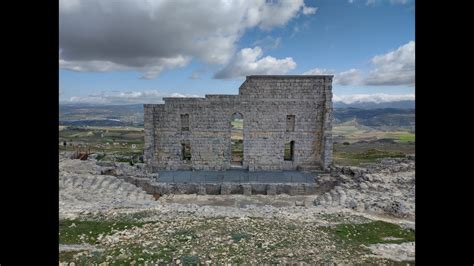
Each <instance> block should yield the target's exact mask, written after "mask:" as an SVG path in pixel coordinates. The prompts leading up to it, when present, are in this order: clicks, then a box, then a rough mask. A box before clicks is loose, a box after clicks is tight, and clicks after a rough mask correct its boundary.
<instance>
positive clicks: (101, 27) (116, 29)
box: [59, 0, 316, 79]
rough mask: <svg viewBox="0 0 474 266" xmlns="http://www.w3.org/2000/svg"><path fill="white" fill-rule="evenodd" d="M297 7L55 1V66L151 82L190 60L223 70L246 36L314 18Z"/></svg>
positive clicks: (286, 2) (291, 0)
mask: <svg viewBox="0 0 474 266" xmlns="http://www.w3.org/2000/svg"><path fill="white" fill-rule="evenodd" d="M315 11H316V9H315V8H313V7H306V6H305V4H304V2H303V0H280V1H267V0H256V1H227V0H221V1H214V0H203V1H192V0H180V1H173V0H167V1H165V0H148V1H138V0H114V1H105V2H104V1H101V0H89V1H78V0H60V2H59V45H60V50H61V53H60V67H61V68H64V69H69V70H73V71H121V70H127V71H128V70H136V71H140V72H143V73H144V74H143V78H147V79H150V78H154V77H156V75H158V74H159V73H160V72H162V71H164V70H166V69H173V68H177V67H183V66H185V65H187V64H188V63H189V62H190V60H192V59H193V58H198V59H200V60H203V61H204V62H205V63H210V64H226V63H228V61H229V59H230V58H232V57H233V56H234V54H235V52H236V47H235V45H236V43H237V41H238V40H239V39H240V37H241V36H242V35H243V34H244V33H245V31H246V30H248V29H251V28H255V27H258V28H261V29H264V30H267V29H271V28H273V27H278V26H282V25H285V24H286V23H287V22H288V21H290V20H291V19H292V18H294V17H296V16H297V15H298V14H299V13H303V14H306V15H309V14H314V12H315Z"/></svg>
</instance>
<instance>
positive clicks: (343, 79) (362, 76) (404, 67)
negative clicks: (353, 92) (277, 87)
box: [303, 41, 415, 86]
mask: <svg viewBox="0 0 474 266" xmlns="http://www.w3.org/2000/svg"><path fill="white" fill-rule="evenodd" d="M371 62H372V69H371V70H370V71H369V72H368V73H364V72H363V71H361V70H358V69H355V68H352V69H349V70H347V71H342V72H339V73H336V71H334V70H328V69H321V68H314V69H311V70H308V71H306V72H304V73H303V75H322V74H331V75H334V81H333V82H334V84H337V85H342V86H346V85H352V86H414V85H415V42H414V41H410V42H408V43H407V44H404V45H402V46H400V47H399V48H397V49H396V50H394V51H390V52H388V53H386V54H382V55H377V56H374V57H373V58H372V60H371Z"/></svg>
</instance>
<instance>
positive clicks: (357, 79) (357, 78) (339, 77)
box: [334, 68, 363, 86]
mask: <svg viewBox="0 0 474 266" xmlns="http://www.w3.org/2000/svg"><path fill="white" fill-rule="evenodd" d="M362 80H363V76H362V72H361V71H359V70H357V69H355V68H351V69H349V70H347V71H343V72H340V73H338V74H336V75H335V76H334V84H338V85H342V86H346V85H360V84H361V83H362V82H363V81H362Z"/></svg>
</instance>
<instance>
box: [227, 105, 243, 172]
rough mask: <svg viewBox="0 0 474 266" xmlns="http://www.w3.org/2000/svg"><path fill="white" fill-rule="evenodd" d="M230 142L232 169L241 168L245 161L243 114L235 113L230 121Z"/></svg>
mask: <svg viewBox="0 0 474 266" xmlns="http://www.w3.org/2000/svg"><path fill="white" fill-rule="evenodd" d="M230 125H231V131H230V142H231V153H232V159H231V161H230V165H231V167H236V168H241V167H242V165H243V161H244V117H243V115H242V114H241V113H234V114H233V115H232V117H231V121H230Z"/></svg>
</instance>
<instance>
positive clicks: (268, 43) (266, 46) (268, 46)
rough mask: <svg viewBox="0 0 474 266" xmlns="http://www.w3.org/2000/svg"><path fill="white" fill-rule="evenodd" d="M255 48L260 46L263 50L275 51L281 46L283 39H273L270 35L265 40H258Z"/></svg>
mask: <svg viewBox="0 0 474 266" xmlns="http://www.w3.org/2000/svg"><path fill="white" fill-rule="evenodd" d="M253 45H254V46H259V47H261V48H262V49H263V50H273V49H276V48H278V47H280V45H281V37H277V38H273V37H272V36H270V35H268V36H266V37H265V38H263V39H259V40H256V41H255V42H254V43H253Z"/></svg>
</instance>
